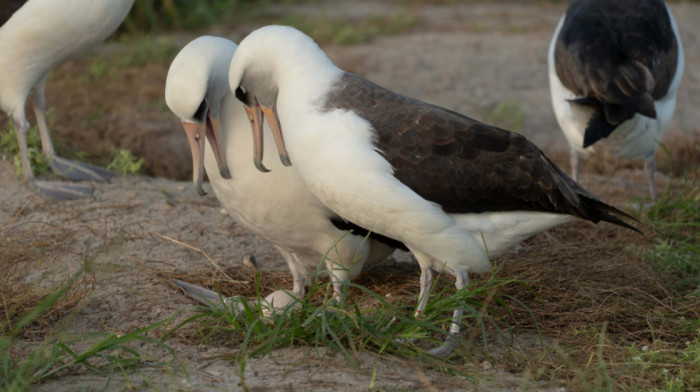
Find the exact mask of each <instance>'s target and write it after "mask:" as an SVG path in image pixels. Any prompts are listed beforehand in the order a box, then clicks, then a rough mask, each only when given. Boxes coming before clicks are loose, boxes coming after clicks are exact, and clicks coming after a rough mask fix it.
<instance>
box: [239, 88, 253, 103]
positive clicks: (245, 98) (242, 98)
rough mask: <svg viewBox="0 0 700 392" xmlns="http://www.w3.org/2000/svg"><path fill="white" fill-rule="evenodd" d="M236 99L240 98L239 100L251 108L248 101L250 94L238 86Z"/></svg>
mask: <svg viewBox="0 0 700 392" xmlns="http://www.w3.org/2000/svg"><path fill="white" fill-rule="evenodd" d="M236 98H238V100H239V101H241V102H243V103H244V104H246V105H248V106H251V102H249V99H248V93H246V92H245V91H243V89H242V88H241V86H238V88H237V89H236Z"/></svg>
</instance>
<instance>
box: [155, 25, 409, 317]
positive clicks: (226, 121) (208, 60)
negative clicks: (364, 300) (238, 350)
mask: <svg viewBox="0 0 700 392" xmlns="http://www.w3.org/2000/svg"><path fill="white" fill-rule="evenodd" d="M235 52H236V44H235V43H234V42H232V41H230V40H228V39H225V38H220V37H212V36H203V37H200V38H197V39H195V40H194V41H192V42H190V43H189V44H187V45H186V46H185V47H184V48H183V49H182V50H181V51H180V52H179V53H178V55H177V56H176V57H175V59H174V60H173V62H172V64H171V65H170V69H169V71H168V76H167V79H166V84H165V101H166V103H167V105H168V107H169V108H170V110H171V111H172V112H173V113H174V114H175V115H176V116H177V117H178V118H179V119H180V121H181V122H182V125H183V126H184V128H185V132H186V133H187V137H188V139H189V142H190V147H191V149H192V159H193V164H194V165H193V166H194V173H193V174H194V175H193V181H194V187H195V189H196V190H197V193H199V194H200V195H202V194H204V190H203V189H202V177H203V170H204V169H206V172H207V175H208V177H209V182H210V184H211V186H212V188H213V190H214V194H215V195H216V197H217V198H218V199H219V202H220V203H221V205H222V206H223V207H224V209H225V210H226V211H227V212H228V214H229V215H230V216H231V217H233V218H234V219H235V220H236V221H237V222H238V223H239V224H241V225H242V226H243V227H245V228H246V229H248V230H250V231H251V232H253V233H254V234H256V235H257V236H259V237H261V238H264V239H266V240H268V241H270V242H271V243H272V244H273V245H274V246H275V248H277V250H278V251H279V252H280V253H281V254H282V256H283V257H284V259H285V261H286V262H287V264H288V266H289V269H290V271H291V273H292V276H293V279H294V287H293V289H292V293H293V295H295V296H297V297H301V296H303V295H304V289H305V286H306V285H307V284H309V283H311V280H310V278H312V277H313V276H314V275H315V272H316V270H317V268H318V267H319V265H320V264H321V263H322V262H323V263H325V266H326V267H327V271H329V272H330V273H331V275H332V278H333V282H334V288H335V290H336V293H337V294H338V295H340V294H342V289H343V284H344V283H345V282H347V281H348V280H349V279H351V278H354V277H355V276H357V275H358V274H359V273H360V271H361V269H362V267H363V266H364V265H365V264H374V263H378V262H380V261H382V260H384V259H385V258H386V257H388V256H389V255H390V254H391V253H392V252H393V249H394V247H395V246H398V247H401V245H400V244H398V243H392V241H389V240H388V239H383V238H380V236H376V235H373V236H372V237H370V238H365V236H366V235H367V234H368V233H367V232H366V231H364V232H362V231H355V232H354V234H347V232H346V231H347V230H348V229H352V227H351V225H349V223H347V222H345V221H343V220H342V219H340V218H339V217H338V216H337V215H336V214H334V213H333V212H332V211H330V210H329V209H328V208H327V207H326V206H325V205H323V203H321V202H320V201H319V200H318V199H317V198H316V197H315V196H314V195H313V193H311V191H309V189H308V188H307V186H306V184H304V183H303V182H302V181H301V180H300V179H299V176H298V174H297V173H296V168H291V167H285V166H283V165H282V163H280V161H279V160H278V159H277V157H274V156H273V159H270V160H269V161H264V160H263V159H262V157H260V160H259V161H258V163H257V164H258V165H259V166H261V167H262V165H263V164H265V165H267V166H268V167H270V169H272V172H271V173H261V172H260V171H258V170H257V169H256V168H255V166H253V164H252V163H251V161H252V160H253V153H252V151H251V148H250V146H251V144H252V143H255V144H256V146H258V148H259V151H260V153H261V152H262V146H263V143H272V142H273V137H272V135H271V134H270V130H269V128H266V131H265V132H264V134H263V133H256V134H255V135H252V134H251V132H250V125H249V120H248V117H247V115H246V112H245V111H244V110H243V107H242V106H241V105H240V103H239V102H238V101H237V100H236V99H235V97H234V96H233V94H232V92H231V89H230V88H229V84H228V70H229V66H230V64H231V58H232V57H233V55H234V53H235ZM260 120H262V119H260ZM255 121H258V120H255ZM254 137H255V138H254ZM205 140H207V141H208V143H206V142H205ZM381 240H384V241H385V242H388V243H389V245H391V246H389V245H386V244H384V243H382V242H381ZM324 255H325V257H324ZM176 284H178V285H179V286H180V287H183V288H184V289H185V290H186V291H187V292H188V293H189V294H190V296H192V297H193V298H195V299H197V298H198V297H204V298H205V299H206V300H208V301H209V302H214V303H218V302H219V300H218V295H217V294H216V293H213V292H207V291H203V290H199V289H198V288H197V287H194V286H191V285H185V284H183V283H182V282H178V283H176ZM207 293H208V294H209V295H207Z"/></svg>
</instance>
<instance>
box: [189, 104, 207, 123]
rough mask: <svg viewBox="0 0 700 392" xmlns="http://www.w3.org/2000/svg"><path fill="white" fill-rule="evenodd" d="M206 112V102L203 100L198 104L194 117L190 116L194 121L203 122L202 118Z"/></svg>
mask: <svg viewBox="0 0 700 392" xmlns="http://www.w3.org/2000/svg"><path fill="white" fill-rule="evenodd" d="M206 112H207V100H206V99H203V100H202V103H201V104H199V107H198V108H197V111H196V112H194V116H192V118H194V119H195V120H196V121H199V122H204V116H205V115H206V114H207V113H206Z"/></svg>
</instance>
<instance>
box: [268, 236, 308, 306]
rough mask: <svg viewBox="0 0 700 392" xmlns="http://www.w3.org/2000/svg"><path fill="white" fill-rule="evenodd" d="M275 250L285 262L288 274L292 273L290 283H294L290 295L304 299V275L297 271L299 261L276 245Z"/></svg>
mask: <svg viewBox="0 0 700 392" xmlns="http://www.w3.org/2000/svg"><path fill="white" fill-rule="evenodd" d="M275 248H276V249H277V251H278V252H280V254H282V257H284V261H286V262H287V266H288V267H289V272H291V273H292V281H293V282H294V288H293V289H292V293H293V294H294V295H295V296H296V297H298V298H302V297H304V295H305V294H306V275H305V274H304V273H303V272H302V271H300V270H299V264H300V263H299V260H298V259H296V258H295V257H294V255H293V254H291V253H290V252H288V251H287V250H286V249H284V248H282V247H280V246H277V245H275Z"/></svg>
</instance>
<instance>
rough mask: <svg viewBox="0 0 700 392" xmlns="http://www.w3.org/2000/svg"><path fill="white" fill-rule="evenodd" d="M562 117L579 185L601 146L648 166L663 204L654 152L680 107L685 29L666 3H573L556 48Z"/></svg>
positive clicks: (553, 73)
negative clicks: (586, 161) (583, 166)
mask: <svg viewBox="0 0 700 392" xmlns="http://www.w3.org/2000/svg"><path fill="white" fill-rule="evenodd" d="M548 63H549V84H550V90H551V95H552V104H553V106H554V113H555V115H556V117H557V121H558V122H559V126H560V127H561V129H562V131H563V133H564V135H565V136H566V139H567V141H568V142H569V146H570V147H571V171H572V176H573V177H574V179H575V180H578V172H579V160H580V157H588V156H589V155H590V154H591V153H594V152H595V151H594V148H593V145H594V144H596V143H598V144H603V145H607V146H610V147H611V148H612V149H613V151H615V156H616V157H618V158H645V159H646V161H645V165H644V168H645V170H646V172H647V180H648V182H649V190H650V192H651V197H652V198H653V199H654V201H656V200H657V199H658V196H657V191H656V184H655V181H654V173H655V171H656V165H655V163H654V151H655V150H656V147H657V146H658V145H659V141H660V140H661V136H662V135H663V133H664V132H665V131H666V128H667V127H668V124H669V122H670V121H671V117H672V116H673V110H674V108H675V106H676V93H677V91H678V85H679V84H680V82H681V77H682V75H683V65H684V58H683V46H682V44H681V39H680V35H679V34H678V26H677V25H676V22H675V20H674V19H673V15H671V11H670V9H669V8H668V6H667V5H666V2H665V1H663V0H573V1H571V3H570V4H569V8H568V9H567V11H566V13H565V14H564V16H563V17H562V18H561V20H560V21H559V25H558V26H557V29H556V32H555V33H554V37H553V38H552V42H551V44H550V47H549V55H548Z"/></svg>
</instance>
